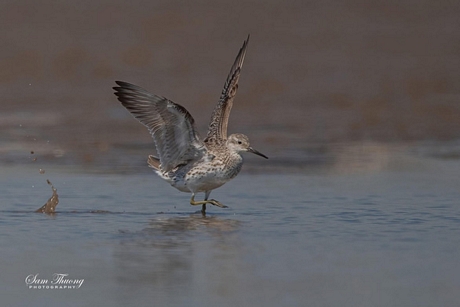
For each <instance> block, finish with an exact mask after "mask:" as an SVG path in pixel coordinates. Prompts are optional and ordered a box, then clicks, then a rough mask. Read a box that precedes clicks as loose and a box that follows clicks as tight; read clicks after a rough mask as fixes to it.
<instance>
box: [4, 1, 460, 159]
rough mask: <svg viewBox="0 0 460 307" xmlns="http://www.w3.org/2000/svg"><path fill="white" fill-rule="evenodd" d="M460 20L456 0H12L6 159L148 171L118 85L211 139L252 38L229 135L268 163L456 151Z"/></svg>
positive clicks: (139, 130) (143, 140)
mask: <svg viewBox="0 0 460 307" xmlns="http://www.w3.org/2000/svg"><path fill="white" fill-rule="evenodd" d="M459 16H460V4H459V3H458V2H455V1H424V0H422V1H420V0H419V1H380V2H377V1H363V0H347V1H242V2H238V1H208V0H205V1H117V0H116V1H35V0H33V1H32V0H30V1H29V0H24V1H2V2H1V4H0V40H1V42H2V44H1V47H0V92H1V100H0V129H1V130H0V131H1V132H0V154H1V156H2V158H1V162H2V163H11V162H19V163H21V161H23V159H25V158H30V157H29V156H30V151H34V154H35V155H36V156H40V158H41V159H43V160H47V159H48V160H49V161H55V159H57V158H59V159H60V161H61V162H59V163H76V164H80V163H83V164H88V165H93V166H94V165H109V166H110V165H120V164H130V163H134V164H138V163H139V164H142V165H145V161H144V160H145V159H144V158H145V154H147V153H151V152H153V150H152V149H153V144H152V141H151V139H150V136H149V134H148V132H147V131H146V129H145V128H144V127H143V126H141V125H140V124H139V123H138V122H137V121H136V120H134V119H133V118H132V117H131V116H130V115H129V113H128V112H127V111H126V110H125V109H124V108H123V107H122V106H121V105H120V104H119V103H118V102H117V100H116V99H115V96H114V95H113V90H112V89H111V87H112V86H114V85H115V84H114V81H115V80H124V81H128V82H131V83H135V84H138V85H140V86H142V87H144V88H146V89H147V90H149V91H151V92H153V93H156V94H159V95H162V96H166V97H168V98H169V99H171V100H173V101H175V102H177V103H180V104H182V105H183V106H185V107H186V108H187V109H188V110H189V111H190V113H191V114H192V115H193V116H194V118H195V120H196V121H197V124H198V129H199V130H200V132H201V134H202V135H204V134H205V131H206V127H207V124H208V121H209V117H210V114H211V111H212V109H213V107H214V105H215V103H216V101H217V99H218V97H219V94H220V91H221V88H222V86H223V83H224V81H225V78H226V76H227V73H228V71H229V69H230V66H231V64H232V63H233V60H234V58H235V56H236V54H237V52H238V50H239V48H240V47H241V45H242V43H243V40H244V39H245V38H246V36H247V35H248V34H251V40H250V44H249V49H248V54H247V56H246V61H245V65H244V68H243V73H242V77H241V79H240V89H239V93H238V95H237V98H236V101H235V104H234V108H233V111H232V116H231V118H230V126H229V132H230V133H234V132H241V133H245V134H247V135H249V137H250V139H251V141H252V145H253V146H254V147H255V148H257V149H258V150H260V151H261V152H263V153H265V154H267V155H268V156H270V157H271V158H272V160H271V163H275V164H276V163H281V162H282V161H284V162H286V163H289V161H292V162H295V161H297V162H299V163H306V162H308V161H311V160H315V158H314V157H315V156H317V157H319V158H318V159H320V160H321V158H320V157H321V156H322V154H324V153H325V152H327V151H328V148H330V147H331V144H342V143H348V144H364V143H366V144H374V145H372V146H371V147H372V148H373V150H376V151H378V152H381V151H382V148H387V147H388V146H393V145H392V144H399V145H398V146H400V144H408V143H409V144H410V143H413V142H435V143H436V144H439V143H442V144H444V143H446V142H447V143H449V144H452V142H453V143H454V144H458V139H459V138H460V105H459V98H460V70H459V68H460V18H459ZM375 144H378V145H375ZM382 144H384V145H382ZM360 146H361V145H360ZM382 146H383V147H382ZM457 147H458V146H457ZM457 147H456V148H457ZM376 148H377V149H376ZM139 152H142V156H140V155H139V154H138V153H139ZM352 155H353V154H352ZM454 155H455V154H454ZM309 157H310V158H309ZM311 157H313V158H311ZM129 159H135V160H136V161H135V162H129V161H130V160H129ZM250 159H252V157H250ZM256 160H257V158H256V159H255V160H254V161H256ZM53 163H55V162H53ZM256 163H258V162H256Z"/></svg>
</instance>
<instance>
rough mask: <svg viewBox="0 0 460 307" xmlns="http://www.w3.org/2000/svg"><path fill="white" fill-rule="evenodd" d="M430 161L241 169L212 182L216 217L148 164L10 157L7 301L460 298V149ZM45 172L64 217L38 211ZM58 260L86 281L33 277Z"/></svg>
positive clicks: (0, 235) (4, 255)
mask: <svg viewBox="0 0 460 307" xmlns="http://www.w3.org/2000/svg"><path fill="white" fill-rule="evenodd" d="M417 159H418V158H417ZM417 159H416V158H413V159H412V160H417ZM422 160H423V161H421V160H420V159H419V160H418V162H417V163H415V164H414V165H419V164H421V165H423V167H418V168H411V167H407V168H404V167H400V168H387V169H383V170H380V171H368V172H355V173H352V172H336V173H331V172H316V171H315V172H304V173H298V174H292V173H287V172H286V173H281V174H250V173H249V172H244V171H243V173H242V174H240V175H239V176H238V177H237V178H236V179H235V180H233V181H232V182H230V183H228V184H226V185H225V186H223V187H222V188H220V189H218V190H216V191H214V192H213V193H212V196H213V197H214V198H216V199H218V200H220V201H222V202H223V203H224V204H226V205H228V206H229V207H230V208H228V209H220V208H216V207H211V208H209V209H208V210H209V214H208V215H207V216H206V217H202V216H201V214H199V213H195V212H196V211H197V210H198V209H199V208H192V207H191V206H190V205H189V204H188V200H189V196H188V195H186V194H184V193H179V192H178V191H176V190H174V189H172V188H170V187H169V186H168V185H167V184H166V183H164V182H163V181H161V180H160V179H159V178H157V177H156V176H155V175H154V174H151V173H149V172H141V173H140V174H88V173H85V172H84V171H81V170H77V171H76V170H75V169H52V168H48V169H47V170H46V174H45V175H42V174H39V173H38V172H35V171H33V170H32V169H31V168H30V167H29V166H26V167H6V168H5V172H4V173H3V174H4V175H3V176H2V177H1V179H0V181H1V184H2V187H4V188H3V190H4V192H3V193H2V195H1V196H0V201H1V212H0V245H1V246H2V248H1V250H0V258H1V259H3V261H2V263H1V265H0V270H1V272H2V274H0V282H1V285H2V287H0V297H2V304H4V305H5V306H25V305H33V306H48V305H50V304H52V305H57V304H60V305H66V306H94V305H99V306H128V305H130V306H132V305H147V304H149V305H155V306H454V305H455V304H456V303H457V302H458V301H460V294H459V292H458V289H459V288H460V265H459V264H460V260H459V259H460V250H459V246H460V207H459V201H458V200H459V199H460V189H459V180H458V174H459V171H460V161H458V160H436V159H430V158H423V159H422ZM418 163H419V164H418ZM404 164H405V165H408V164H410V163H404ZM46 176H47V177H46ZM45 177H46V178H50V180H51V181H52V183H53V184H54V185H55V187H56V188H57V193H58V194H59V200H60V203H59V205H58V207H57V208H56V211H57V213H56V214H55V215H53V216H48V215H45V214H39V213H33V212H32V211H34V210H36V209H37V208H38V207H40V206H41V205H43V203H45V202H46V200H47V199H48V198H49V197H50V196H51V190H50V189H49V186H48V185H47V184H46V180H45ZM92 210H107V211H110V213H91V212H90V211H92ZM54 273H63V274H69V275H68V278H73V279H84V282H83V284H82V285H81V287H80V288H79V289H67V290H56V289H53V290H51V289H46V288H45V289H28V286H27V285H26V283H25V279H26V277H27V276H28V275H30V274H34V275H35V274H39V278H42V279H48V280H51V279H52V275H53V274H54Z"/></svg>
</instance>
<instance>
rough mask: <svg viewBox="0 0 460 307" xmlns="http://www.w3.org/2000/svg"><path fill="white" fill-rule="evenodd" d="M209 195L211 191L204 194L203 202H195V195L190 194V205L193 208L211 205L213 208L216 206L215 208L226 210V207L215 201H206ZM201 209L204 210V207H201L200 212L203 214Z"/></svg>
mask: <svg viewBox="0 0 460 307" xmlns="http://www.w3.org/2000/svg"><path fill="white" fill-rule="evenodd" d="M210 193H211V191H209V193H208V192H206V196H205V200H202V201H196V200H195V193H192V199H190V204H191V205H193V206H197V205H206V204H211V205H214V206H217V207H220V208H228V207H227V206H225V205H223V204H221V203H220V202H218V201H217V200H215V199H210V200H208V199H207V198H208V197H209V194H210ZM203 209H204V210H206V206H203V207H202V210H201V211H202V212H203Z"/></svg>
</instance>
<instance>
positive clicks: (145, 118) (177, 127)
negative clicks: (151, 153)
mask: <svg viewBox="0 0 460 307" xmlns="http://www.w3.org/2000/svg"><path fill="white" fill-rule="evenodd" d="M116 83H117V84H118V85H119V86H118V87H114V88H113V89H114V90H115V95H116V96H117V97H118V100H119V101H120V102H121V104H122V105H123V106H124V107H125V108H126V109H128V111H129V112H131V114H132V115H133V116H134V117H135V118H136V119H137V120H139V121H140V122H141V123H142V124H143V125H145V126H146V127H147V128H148V129H149V131H150V133H151V135H152V137H153V140H154V142H155V147H156V149H157V153H158V155H159V157H160V158H159V159H160V168H161V170H162V171H165V172H168V171H170V170H172V169H174V168H175V167H177V166H178V165H180V164H184V163H187V162H189V161H191V160H198V159H200V158H201V157H203V155H204V154H205V153H206V147H205V146H204V143H203V142H202V141H201V140H200V137H199V135H198V133H197V131H196V128H195V121H194V119H193V117H192V115H190V113H189V112H188V111H187V110H186V109H185V108H184V107H182V106H181V105H179V104H177V103H174V102H172V101H171V100H168V99H167V98H164V97H160V96H157V95H154V94H151V93H149V92H148V91H146V90H145V89H143V88H141V87H139V86H137V85H134V84H130V83H127V82H123V81H116Z"/></svg>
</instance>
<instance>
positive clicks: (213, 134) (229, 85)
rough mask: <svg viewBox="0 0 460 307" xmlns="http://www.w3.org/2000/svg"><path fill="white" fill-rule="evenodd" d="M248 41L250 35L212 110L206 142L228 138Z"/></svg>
mask: <svg viewBox="0 0 460 307" xmlns="http://www.w3.org/2000/svg"><path fill="white" fill-rule="evenodd" d="M248 42H249V35H248V38H247V39H246V40H245V41H244V43H243V47H241V49H240V51H239V52H238V55H237V56H236V59H235V62H234V63H233V66H232V68H231V69H230V73H229V74H228V77H227V80H226V81H225V84H224V89H223V90H222V94H221V95H220V99H219V102H218V103H217V106H216V107H215V108H214V111H213V112H212V116H211V122H210V123H209V128H208V135H207V137H206V139H205V140H204V141H205V142H206V143H220V142H222V141H225V140H226V139H227V126H228V118H229V116H230V111H231V110H232V106H233V98H234V97H235V95H236V91H237V89H238V79H239V78H240V73H241V67H242V66H243V61H244V56H245V55H246V49H247V47H248Z"/></svg>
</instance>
